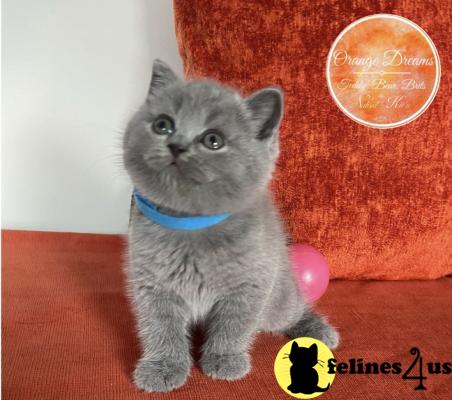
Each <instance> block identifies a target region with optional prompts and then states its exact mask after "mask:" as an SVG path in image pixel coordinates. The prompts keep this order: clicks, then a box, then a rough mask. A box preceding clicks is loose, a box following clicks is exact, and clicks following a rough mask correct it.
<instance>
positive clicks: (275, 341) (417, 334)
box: [2, 231, 452, 400]
mask: <svg viewBox="0 0 452 400" xmlns="http://www.w3.org/2000/svg"><path fill="white" fill-rule="evenodd" d="M2 243H3V248H2V250H3V251H2V398H3V399H5V400H13V399H14V400H16V399H17V400H18V399H21V400H22V399H23V400H32V399H37V400H47V399H64V400H72V399H77V400H78V399H80V400H82V399H83V400H90V399H96V400H103V399H105V400H114V399H128V400H133V399H186V400H191V399H237V400H239V399H240V400H242V399H290V397H289V396H288V395H287V394H285V393H284V392H283V391H282V390H281V389H280V388H279V386H278V384H277V382H276V380H275V377H274V374H273V363H274V359H275V356H276V354H277V352H278V350H279V349H280V347H281V346H282V345H283V344H284V343H285V342H286V341H287V339H286V338H284V337H277V336H272V335H268V334H260V335H259V336H258V337H257V339H256V341H255V342H254V345H253V348H252V359H253V368H252V372H251V373H250V374H249V375H248V376H247V377H246V378H244V379H243V380H240V381H236V382H225V381H215V380H212V379H210V378H209V377H207V376H205V375H203V374H202V373H201V372H200V370H199V369H198V367H197V366H196V364H195V366H194V367H193V369H192V371H191V375H190V377H189V379H188V382H187V384H186V385H185V386H183V387H182V388H181V389H178V390H176V391H174V392H171V393H168V394H164V395H162V394H146V393H142V392H139V391H138V390H137V389H136V388H135V387H134V385H133V383H132V382H131V379H130V375H131V372H132V370H133V367H134V364H135V362H136V361H137V359H138V357H139V350H138V344H137V339H136V335H135V331H134V323H133V317H132V315H131V312H130V308H129V305H128V302H127V299H126V297H125V295H124V276H123V272H122V267H121V260H122V257H123V250H124V239H123V238H122V237H120V236H113V235H92V234H74V233H43V232H24V231H4V232H3V235H2ZM451 305H452V279H451V278H443V279H440V280H436V281H398V282H396V281H332V282H331V283H330V286H329V289H328V291H327V293H326V294H325V295H324V296H323V297H322V298H321V300H320V301H319V302H318V305H317V308H318V309H319V310H321V311H322V312H324V313H325V314H327V315H329V317H330V321H331V322H332V323H333V324H334V325H335V326H337V327H338V328H339V331H340V332H341V335H342V342H341V345H340V347H339V349H337V350H336V351H335V352H334V354H335V356H336V358H337V359H338V360H339V361H347V362H348V360H349V359H351V358H356V359H357V358H362V359H364V360H365V361H366V362H367V361H375V362H378V363H383V362H390V363H393V362H400V363H402V368H403V370H404V371H405V370H406V369H407V368H408V367H409V365H410V364H411V363H412V361H413V358H414V357H413V356H412V355H411V354H410V349H411V348H412V347H414V346H416V347H418V348H419V349H420V351H421V356H422V359H423V367H424V368H423V369H424V375H425V376H426V377H427V379H426V380H425V381H424V385H425V386H426V388H427V390H425V391H415V390H414V388H415V387H416V385H417V384H418V381H417V380H403V379H402V374H389V375H383V374H378V375H357V374H355V375H352V374H337V375H336V378H335V380H334V382H333V385H332V386H331V388H330V390H329V391H328V392H326V393H325V394H324V395H322V396H321V397H320V398H322V399H335V400H337V399H372V400H374V399H385V400H388V399H429V400H435V399H452V374H438V375H433V374H428V373H427V363H428V362H442V363H445V362H452V335H451V332H452V312H451ZM195 353H196V352H195ZM404 371H403V372H404ZM418 372H419V368H418V364H416V367H415V368H413V370H412V373H411V375H416V374H418Z"/></svg>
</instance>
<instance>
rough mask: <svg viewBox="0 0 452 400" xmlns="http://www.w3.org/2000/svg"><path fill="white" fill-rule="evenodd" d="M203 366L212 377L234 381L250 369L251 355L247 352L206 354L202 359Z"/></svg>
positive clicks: (205, 371)
mask: <svg viewBox="0 0 452 400" xmlns="http://www.w3.org/2000/svg"><path fill="white" fill-rule="evenodd" d="M201 368H202V370H203V371H204V373H205V374H206V375H209V376H210V377H212V378H216V379H227V380H231V381H232V380H235V379H240V378H243V377H244V376H245V375H246V374H247V373H248V372H249V371H250V369H251V365H250V357H249V355H248V354H246V353H241V354H205V355H204V356H203V357H202V359H201Z"/></svg>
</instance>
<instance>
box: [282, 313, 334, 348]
mask: <svg viewBox="0 0 452 400" xmlns="http://www.w3.org/2000/svg"><path fill="white" fill-rule="evenodd" d="M284 333H285V334H286V335H287V336H289V337H290V338H292V339H296V338H299V337H303V336H307V337H312V338H314V339H318V340H320V341H321V342H323V343H325V344H326V345H327V346H328V347H329V348H330V349H334V348H336V347H337V345H338V343H339V334H338V333H337V331H336V329H334V328H333V327H332V326H331V325H330V324H329V323H328V322H327V320H326V319H325V318H324V317H321V316H320V315H318V314H317V313H315V312H314V311H312V310H310V309H308V310H305V312H304V313H303V315H302V316H301V318H300V319H299V320H298V322H297V323H296V324H295V325H293V326H292V327H290V328H289V329H286V330H285V332H284Z"/></svg>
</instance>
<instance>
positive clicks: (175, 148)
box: [167, 143, 187, 158]
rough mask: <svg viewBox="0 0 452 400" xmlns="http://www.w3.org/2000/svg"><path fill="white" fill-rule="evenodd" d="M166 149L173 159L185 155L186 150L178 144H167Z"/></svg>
mask: <svg viewBox="0 0 452 400" xmlns="http://www.w3.org/2000/svg"><path fill="white" fill-rule="evenodd" d="M167 146H168V149H169V151H170V153H171V154H172V155H173V157H174V158H177V157H179V155H180V154H181V153H185V152H186V151H187V148H186V147H184V146H182V145H180V144H178V143H168V145H167Z"/></svg>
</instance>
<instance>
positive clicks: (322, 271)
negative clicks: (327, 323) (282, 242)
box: [290, 244, 330, 302]
mask: <svg viewBox="0 0 452 400" xmlns="http://www.w3.org/2000/svg"><path fill="white" fill-rule="evenodd" d="M290 255H291V259H292V266H293V270H294V275H295V280H296V282H297V285H298V289H299V290H300V291H301V292H302V293H303V294H304V295H305V296H306V298H307V299H308V300H309V301H310V302H314V301H316V300H318V299H319V298H320V297H321V296H322V295H323V293H325V291H326V288H327V287H328V282H329V280H330V271H329V268H328V264H327V262H326V259H325V257H324V256H323V255H322V254H321V253H320V252H318V251H317V250H316V249H314V247H312V246H309V245H307V244H295V245H293V246H291V249H290Z"/></svg>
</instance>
